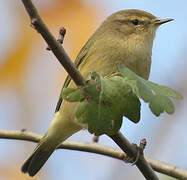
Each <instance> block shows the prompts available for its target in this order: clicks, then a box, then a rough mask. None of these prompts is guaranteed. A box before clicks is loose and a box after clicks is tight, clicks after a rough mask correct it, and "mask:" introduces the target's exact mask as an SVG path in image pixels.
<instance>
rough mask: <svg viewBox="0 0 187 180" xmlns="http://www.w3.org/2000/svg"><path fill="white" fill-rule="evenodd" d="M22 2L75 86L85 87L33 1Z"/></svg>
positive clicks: (24, 0)
mask: <svg viewBox="0 0 187 180" xmlns="http://www.w3.org/2000/svg"><path fill="white" fill-rule="evenodd" d="M22 2H23V4H24V6H25V9H26V11H27V13H28V14H29V17H30V19H31V25H32V26H33V27H34V28H35V29H36V30H37V31H38V32H39V33H40V34H41V35H42V37H43V38H44V40H45V41H46V42H47V44H48V46H49V47H50V49H51V50H52V52H53V53H54V55H55V56H56V58H57V59H58V61H59V62H60V63H61V65H62V66H63V67H64V68H65V70H66V71H67V72H68V74H69V75H70V76H71V78H72V79H73V81H74V82H75V84H76V85H77V86H84V85H85V80H84V78H83V77H82V75H81V74H80V72H79V71H78V69H77V68H76V67H75V65H74V64H73V63H72V61H71V59H70V58H69V56H68V55H67V54H66V52H65V50H64V48H63V47H62V46H61V44H60V43H59V42H58V41H57V40H56V39H55V38H54V36H53V35H52V34H51V32H50V31H49V30H48V28H47V26H46V25H45V23H44V22H43V20H42V19H41V17H40V15H39V14H38V12H37V10H36V8H35V7H34V5H33V3H32V1H31V0H22Z"/></svg>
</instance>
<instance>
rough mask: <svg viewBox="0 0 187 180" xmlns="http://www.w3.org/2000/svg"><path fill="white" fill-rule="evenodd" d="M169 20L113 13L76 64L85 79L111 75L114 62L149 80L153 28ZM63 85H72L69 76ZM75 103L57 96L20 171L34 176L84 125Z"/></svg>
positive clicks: (140, 13) (133, 12) (137, 12)
mask: <svg viewBox="0 0 187 180" xmlns="http://www.w3.org/2000/svg"><path fill="white" fill-rule="evenodd" d="M171 20H172V19H164V20H160V19H158V18H156V17H155V16H153V15H152V14H150V13H147V12H145V11H140V10H134V9H132V10H122V11H119V12H116V13H114V14H112V15H111V16H109V17H108V18H107V19H106V20H105V21H104V22H103V23H102V24H101V26H100V27H99V28H98V29H97V30H96V32H95V33H94V34H93V35H92V36H91V37H90V39H89V40H88V41H87V43H86V44H85V45H84V47H83V48H82V49H81V51H80V53H79V54H78V56H77V58H76V60H75V64H76V66H77V67H78V68H79V70H80V72H81V73H82V75H83V76H84V78H85V79H86V78H88V76H89V73H90V72H94V71H95V72H98V73H99V74H100V75H102V76H108V75H111V74H113V73H115V72H117V66H116V65H117V63H122V64H124V65H125V66H126V67H128V68H129V69H131V70H132V71H134V72H135V73H136V74H138V75H139V76H141V77H143V78H145V79H148V77H149V73H150V67H151V54H152V46H153V40H154V37H155V32H156V29H157V28H158V27H159V26H160V25H161V24H163V23H166V22H169V21H171ZM64 87H75V84H74V82H73V81H71V79H70V77H69V76H68V77H67V79H66V81H65V83H64ZM76 105H77V103H69V102H67V101H63V102H62V99H61V97H60V99H59V102H58V104H57V108H56V113H55V115H54V119H53V121H52V123H51V125H50V127H49V129H48V131H47V133H46V134H45V135H44V136H43V138H42V139H41V141H40V142H39V143H38V145H37V147H36V148H35V150H34V152H33V153H32V154H31V156H30V157H29V158H28V159H27V160H26V162H25V163H24V164H23V166H22V172H24V173H28V174H29V175H30V176H34V175H35V174H36V173H37V172H38V171H39V170H40V168H41V167H42V166H43V165H44V163H45V162H46V161H47V159H48V158H49V156H50V155H51V154H52V153H53V151H54V150H55V149H56V147H57V146H58V145H59V144H60V143H61V142H63V141H64V140H65V139H67V138H68V137H70V136H71V135H73V134H74V133H76V132H77V131H79V130H81V129H82V128H83V127H82V126H81V125H80V124H78V123H77V122H76V120H75V109H76V108H75V107H76Z"/></svg>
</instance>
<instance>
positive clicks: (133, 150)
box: [110, 132, 159, 180]
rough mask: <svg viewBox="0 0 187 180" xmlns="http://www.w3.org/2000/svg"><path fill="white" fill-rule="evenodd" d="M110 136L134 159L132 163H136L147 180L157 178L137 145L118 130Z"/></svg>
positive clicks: (155, 179)
mask: <svg viewBox="0 0 187 180" xmlns="http://www.w3.org/2000/svg"><path fill="white" fill-rule="evenodd" d="M110 137H111V138H112V139H113V140H114V141H115V143H116V144H117V145H118V146H119V147H120V148H121V149H122V150H123V151H124V152H125V153H126V154H127V155H128V156H129V157H132V158H134V159H135V163H134V164H136V166H137V167H138V169H139V170H140V171H141V172H142V174H143V175H144V177H145V178H146V179H147V180H150V179H151V180H159V179H158V177H157V176H156V174H155V172H154V171H153V169H152V167H151V166H150V164H149V163H148V162H147V161H146V160H145V158H144V156H143V152H140V151H139V147H137V146H136V145H133V144H131V143H130V142H129V141H128V140H127V139H126V138H125V137H124V136H123V135H122V133H120V132H118V133H116V134H115V135H112V136H110Z"/></svg>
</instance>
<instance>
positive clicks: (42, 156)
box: [21, 136, 59, 176]
mask: <svg viewBox="0 0 187 180" xmlns="http://www.w3.org/2000/svg"><path fill="white" fill-rule="evenodd" d="M52 144H53V145H51V141H50V139H49V138H45V136H44V137H43V138H42V140H41V141H40V142H39V144H38V145H37V146H36V148H35V150H34V152H33V153H32V154H31V155H30V157H29V158H28V159H27V160H26V161H25V163H24V164H23V166H22V168H21V171H22V172H23V173H28V174H29V175H30V176H34V175H35V174H36V173H37V172H38V171H39V170H40V169H41V168H42V166H43V165H44V164H45V162H46V161H47V160H48V158H49V157H50V155H51V154H52V153H53V151H54V150H55V149H56V147H57V146H58V144H59V142H58V143H56V145H55V144H54V141H53V142H52Z"/></svg>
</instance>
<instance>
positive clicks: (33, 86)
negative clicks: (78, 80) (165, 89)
mask: <svg viewBox="0 0 187 180" xmlns="http://www.w3.org/2000/svg"><path fill="white" fill-rule="evenodd" d="M33 2H34V3H35V5H36V6H37V8H38V10H39V12H40V14H41V16H42V17H43V19H44V20H45V22H46V24H47V25H48V27H49V28H50V29H51V31H52V32H53V33H54V35H55V36H57V35H58V30H59V27H61V26H64V27H65V28H66V29H67V33H66V37H65V41H64V47H65V49H66V50H67V52H68V54H69V55H70V56H71V58H72V59H75V57H76V55H77V53H78V51H79V50H80V48H81V47H82V46H83V44H84V43H85V42H86V40H87V39H88V37H89V36H90V35H91V34H92V33H93V32H94V30H95V29H96V27H98V25H99V24H100V23H101V22H102V21H103V20H104V19H105V17H107V16H108V15H110V14H111V13H113V12H115V11H118V10H121V9H129V8H133V9H134V8H136V9H142V10H146V11H148V12H151V13H153V14H154V15H156V16H157V17H160V18H169V17H171V18H174V19H175V21H173V22H170V23H168V24H165V25H163V26H161V27H160V28H159V30H158V31H157V36H156V39H155V42H154V47H153V57H152V61H153V63H152V70H151V75H150V80H151V81H154V82H156V83H159V84H164V85H167V86H169V87H171V88H173V89H175V90H177V91H179V92H181V93H182V94H183V96H184V99H183V101H179V100H175V101H174V103H175V106H176V112H175V114H174V115H172V116H170V115H167V114H165V113H164V114H162V115H161V116H160V117H155V116H154V115H153V114H152V113H151V112H150V110H149V108H148V106H147V104H145V103H143V105H142V112H141V113H142V114H141V121H140V123H138V124H133V123H131V122H130V121H128V120H126V119H124V122H123V126H122V129H121V131H122V132H123V133H124V135H125V136H126V137H127V138H128V139H129V140H130V141H131V142H133V143H139V141H140V140H141V139H142V138H146V139H147V141H148V145H147V147H146V150H145V153H146V155H147V156H149V157H151V158H153V159H159V160H162V161H165V162H168V163H172V164H175V165H177V166H179V167H181V168H184V169H187V161H186V159H187V153H186V147H187V141H186V135H187V131H186V127H187V123H186V116H187V114H186V113H187V111H186V108H187V103H186V102H187V101H186V92H187V87H186V76H187V71H186V66H187V62H186V56H187V54H186V36H187V30H186V28H187V25H186V19H187V13H186V1H185V0H178V1H169V0H166V1H162V0H157V1H149V0H141V1H137V0H115V1H108V0H100V1H94V0H40V1H37V0H34V1H33ZM29 24H30V21H29V18H28V16H27V14H26V11H25V10H24V7H23V5H22V3H21V1H20V0H17V1H12V0H1V1H0V129H10V130H21V129H23V128H25V129H27V130H29V131H33V132H37V133H40V134H44V133H45V131H46V130H47V128H48V126H49V123H50V121H51V119H52V117H53V114H54V109H55V106H56V103H57V100H58V97H59V93H60V90H61V87H62V84H63V81H64V78H65V77H66V72H65V71H64V70H63V68H62V67H61V65H60V64H59V63H58V61H57V60H56V59H55V57H54V55H53V54H52V53H51V52H49V51H46V50H45V48H46V43H45V42H44V40H43V39H42V38H41V37H40V35H39V34H38V33H36V32H35V30H34V29H32V28H31V27H29ZM70 139H73V140H79V141H91V140H92V135H90V134H89V133H88V132H87V131H86V130H85V131H81V132H79V133H77V134H75V135H73V136H72V137H71V138H70ZM99 143H101V144H105V145H109V146H113V147H117V146H116V145H115V144H114V143H113V142H112V141H111V140H110V139H109V138H107V137H106V136H102V137H101V138H100V142H99ZM34 146H35V144H34V143H31V142H23V141H15V140H2V139H0V180H16V179H19V180H21V179H24V180H25V179H36V180H44V179H45V180H50V179H66V180H70V179H71V180H75V179H76V180H84V179H85V180H86V179H89V180H95V179H97V180H105V179H106V180H112V179H116V180H121V179H127V180H130V179H139V180H143V179H144V178H143V176H142V175H141V174H140V172H139V171H138V170H137V169H136V167H131V166H129V165H126V164H124V163H123V162H121V161H119V160H114V159H111V158H109V157H104V156H100V155H94V154H90V153H81V152H76V151H69V150H58V151H55V153H53V155H52V156H51V158H50V159H49V160H48V161H47V163H46V165H45V166H44V167H43V169H42V170H41V171H40V173H39V174H38V175H37V176H36V177H34V178H30V177H28V175H24V174H22V173H21V172H20V167H21V165H22V163H23V161H24V160H25V159H26V157H28V155H29V154H30V153H31V152H32V150H33V148H34ZM160 177H161V178H162V179H168V178H167V177H164V176H160Z"/></svg>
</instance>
